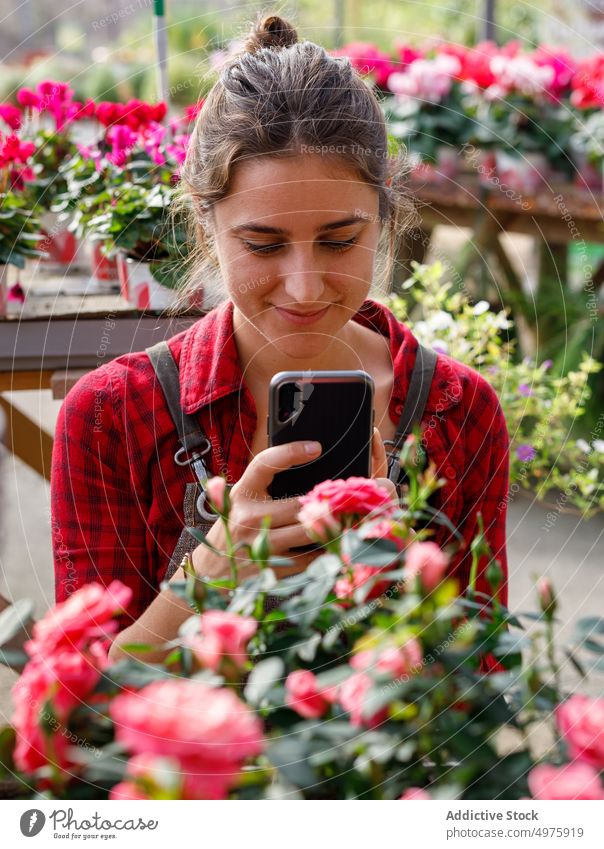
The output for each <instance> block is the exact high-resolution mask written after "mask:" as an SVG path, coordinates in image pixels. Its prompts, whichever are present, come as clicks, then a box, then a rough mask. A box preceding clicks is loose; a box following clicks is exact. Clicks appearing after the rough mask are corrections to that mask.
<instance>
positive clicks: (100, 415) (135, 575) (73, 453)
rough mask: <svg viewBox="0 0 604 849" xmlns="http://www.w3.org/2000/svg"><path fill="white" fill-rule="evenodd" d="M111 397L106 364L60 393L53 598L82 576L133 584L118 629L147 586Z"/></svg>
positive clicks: (143, 600) (139, 605)
mask: <svg viewBox="0 0 604 849" xmlns="http://www.w3.org/2000/svg"><path fill="white" fill-rule="evenodd" d="M116 401H117V399H116V398H115V397H114V394H113V393H112V391H111V372H110V371H109V369H108V368H106V367H101V368H99V369H97V370H96V371H94V372H91V373H89V374H87V375H85V376H84V377H83V378H81V380H79V381H78V383H77V384H76V385H75V386H74V387H73V389H72V390H71V391H70V392H69V393H68V395H67V397H66V398H65V401H64V403H63V406H62V407H61V410H60V413H59V418H58V421H57V428H56V435H55V441H54V447H53V457H52V470H51V523H52V546H53V557H54V568H55V598H56V601H57V602H60V601H63V600H65V599H66V598H67V597H68V596H69V595H71V594H72V593H73V592H75V591H76V590H77V589H79V588H80V587H82V586H83V585H84V584H87V583H90V582H94V581H98V582H100V583H101V584H103V585H108V584H109V583H110V582H111V581H112V580H113V579H119V580H120V581H123V583H125V584H127V585H128V586H130V587H132V590H133V599H132V602H131V605H130V610H129V611H128V612H129V614H131V616H122V617H121V621H119V620H118V621H119V625H120V629H121V628H123V627H126V626H127V625H129V624H131V622H132V621H133V620H134V619H136V618H137V617H138V615H140V613H142V611H143V610H144V609H145V608H146V607H147V606H148V605H149V604H150V603H151V601H152V599H153V597H154V591H153V589H152V587H151V581H150V576H149V574H148V571H149V569H148V565H147V564H148V556H147V550H146V543H145V527H146V525H145V519H144V512H143V511H142V510H141V505H140V503H139V501H138V500H137V499H136V497H135V494H134V487H133V484H132V480H131V476H130V472H129V464H128V457H127V454H126V451H125V445H124V439H123V436H122V431H121V428H120V427H119V407H118V406H117V404H116ZM131 617H132V618H131Z"/></svg>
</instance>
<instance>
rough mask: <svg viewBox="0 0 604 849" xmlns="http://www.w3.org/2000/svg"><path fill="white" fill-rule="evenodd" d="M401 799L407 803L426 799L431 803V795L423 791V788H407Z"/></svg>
mask: <svg viewBox="0 0 604 849" xmlns="http://www.w3.org/2000/svg"><path fill="white" fill-rule="evenodd" d="M399 799H403V800H404V801H405V802H419V801H425V800H426V799H427V800H428V801H430V794H429V793H426V791H425V790H422V788H421V787H407V789H406V790H405V792H404V793H403V795H402V796H399Z"/></svg>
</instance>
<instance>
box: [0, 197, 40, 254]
mask: <svg viewBox="0 0 604 849" xmlns="http://www.w3.org/2000/svg"><path fill="white" fill-rule="evenodd" d="M26 204H27V201H26V199H25V198H24V197H23V196H22V195H21V194H17V193H15V192H4V193H0V265H2V264H6V265H16V266H17V268H24V267H25V260H26V259H27V258H28V257H31V258H33V257H40V256H43V255H44V254H43V251H40V250H39V249H38V247H37V245H38V242H39V241H41V240H42V239H44V236H42V235H41V233H40V221H39V219H38V218H37V217H36V214H35V213H34V211H33V210H31V209H29V208H28V206H27V205H26Z"/></svg>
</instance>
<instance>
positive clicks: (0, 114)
mask: <svg viewBox="0 0 604 849" xmlns="http://www.w3.org/2000/svg"><path fill="white" fill-rule="evenodd" d="M22 117H23V116H22V115H21V110H20V109H19V108H18V107H17V106H13V104H12V103H2V104H0V118H2V120H3V121H4V122H5V123H6V124H8V126H9V127H10V128H11V130H18V129H19V128H20V127H21V120H22Z"/></svg>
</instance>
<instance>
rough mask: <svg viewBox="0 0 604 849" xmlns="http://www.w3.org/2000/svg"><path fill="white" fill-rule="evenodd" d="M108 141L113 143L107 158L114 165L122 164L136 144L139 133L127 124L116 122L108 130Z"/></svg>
mask: <svg viewBox="0 0 604 849" xmlns="http://www.w3.org/2000/svg"><path fill="white" fill-rule="evenodd" d="M107 141H108V142H109V144H110V145H111V152H110V153H108V154H107V159H108V160H109V162H113V163H114V165H120V166H121V165H123V164H124V163H125V161H126V159H127V157H128V156H129V155H130V153H131V152H132V149H133V147H134V146H135V145H136V142H137V141H138V134H137V133H135V132H133V131H132V130H131V129H130V128H129V127H127V126H126V125H125V124H114V125H113V126H112V127H109V129H108V130H107Z"/></svg>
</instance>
